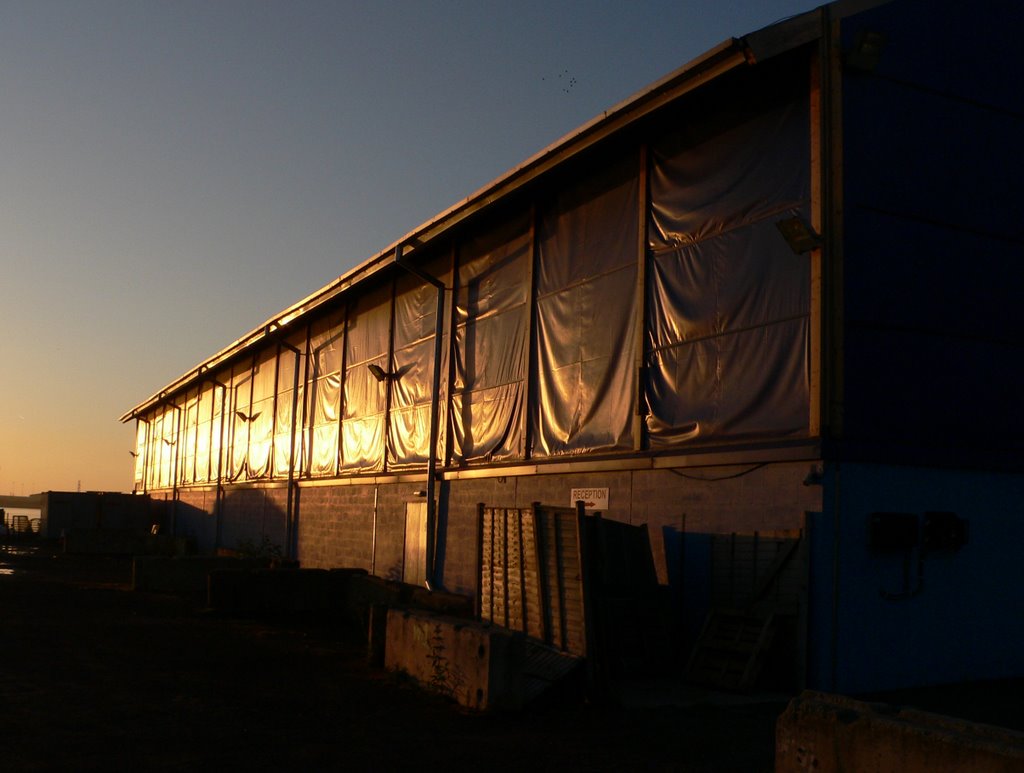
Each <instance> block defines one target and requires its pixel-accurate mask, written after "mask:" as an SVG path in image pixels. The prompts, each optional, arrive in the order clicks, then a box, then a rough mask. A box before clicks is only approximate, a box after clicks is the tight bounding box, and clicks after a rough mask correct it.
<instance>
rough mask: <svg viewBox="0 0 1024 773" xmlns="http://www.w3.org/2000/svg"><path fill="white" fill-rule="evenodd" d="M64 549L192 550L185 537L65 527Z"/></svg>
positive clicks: (79, 551) (123, 552) (151, 552)
mask: <svg viewBox="0 0 1024 773" xmlns="http://www.w3.org/2000/svg"><path fill="white" fill-rule="evenodd" d="M61 540H62V542H63V544H64V552H65V553H72V554H76V555H120V556H182V555H186V554H187V553H189V552H190V550H191V545H190V543H189V541H188V540H187V539H186V538H184V537H166V536H164V535H162V534H150V533H149V532H137V531H133V530H130V529H66V530H65V531H64V534H63V536H62V537H61Z"/></svg>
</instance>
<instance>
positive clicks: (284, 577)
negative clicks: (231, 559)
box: [207, 569, 364, 620]
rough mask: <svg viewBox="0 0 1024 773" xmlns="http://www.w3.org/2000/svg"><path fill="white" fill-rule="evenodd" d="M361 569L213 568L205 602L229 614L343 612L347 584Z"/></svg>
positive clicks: (331, 614)
mask: <svg viewBox="0 0 1024 773" xmlns="http://www.w3.org/2000/svg"><path fill="white" fill-rule="evenodd" d="M363 573H364V572H363V570H362V569H333V570H330V571H329V570H327V569H214V570H212V571H210V573H209V590H208V597H207V598H208V603H209V606H210V607H211V608H212V609H217V610H219V611H222V612H226V613H228V614H239V615H256V616H279V615H285V616H288V615H306V616H310V615H313V616H316V615H322V616H324V619H325V620H329V619H333V618H335V617H338V616H340V615H342V614H343V612H344V610H345V605H346V599H347V598H348V583H349V581H350V580H351V579H352V578H353V577H357V576H359V575H361V574H363Z"/></svg>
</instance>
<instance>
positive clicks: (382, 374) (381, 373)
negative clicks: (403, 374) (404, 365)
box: [366, 362, 395, 381]
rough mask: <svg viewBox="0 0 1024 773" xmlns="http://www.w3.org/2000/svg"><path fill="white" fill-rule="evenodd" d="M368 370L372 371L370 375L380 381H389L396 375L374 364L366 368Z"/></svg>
mask: <svg viewBox="0 0 1024 773" xmlns="http://www.w3.org/2000/svg"><path fill="white" fill-rule="evenodd" d="M366 369H367V370H368V371H370V375H371V376H373V377H374V378H375V379H377V380H378V381H387V380H388V379H391V378H394V377H395V374H394V373H388V372H387V371H386V370H384V368H382V367H381V366H380V365H377V364H375V363H372V362H371V363H370V364H369V365H367V366H366Z"/></svg>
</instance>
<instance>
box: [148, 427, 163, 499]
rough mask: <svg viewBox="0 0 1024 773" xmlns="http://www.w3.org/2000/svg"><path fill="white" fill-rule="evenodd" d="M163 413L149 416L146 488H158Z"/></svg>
mask: <svg viewBox="0 0 1024 773" xmlns="http://www.w3.org/2000/svg"><path fill="white" fill-rule="evenodd" d="M163 422H164V416H163V413H155V412H154V413H151V414H150V415H149V432H148V433H147V435H146V462H145V463H146V488H147V489H151V488H156V485H157V480H159V477H160V476H159V469H160V456H159V454H160V437H161V436H162V432H163Z"/></svg>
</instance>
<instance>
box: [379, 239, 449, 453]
mask: <svg viewBox="0 0 1024 773" xmlns="http://www.w3.org/2000/svg"><path fill="white" fill-rule="evenodd" d="M419 265H420V267H421V268H422V269H423V270H424V271H425V272H426V273H428V274H429V275H430V276H433V277H435V278H436V279H438V280H439V281H440V282H442V283H443V284H444V285H445V286H446V287H450V286H451V260H450V258H448V257H444V258H440V259H437V260H433V261H428V262H427V263H426V264H419ZM450 302H451V300H450V294H449V293H446V294H445V308H446V309H450V308H451V306H450V305H449V304H450ZM446 316H448V314H447V312H444V313H443V314H442V317H441V319H442V325H443V323H444V319H445V317H446ZM436 320H437V288H436V287H434V286H433V285H431V284H428V283H427V282H424V281H423V280H422V279H420V278H419V277H416V276H414V275H412V274H408V273H407V274H404V275H399V277H398V281H397V285H396V293H395V329H394V337H395V340H394V347H393V349H394V354H393V357H392V363H391V368H390V372H391V373H393V374H394V377H393V378H391V379H390V387H391V417H390V418H391V421H390V433H389V437H388V466H389V467H391V468H394V469H405V468H410V467H425V466H426V464H427V455H428V449H429V447H430V408H431V391H432V388H433V378H434V334H435V330H436ZM442 330H444V326H443V327H442ZM442 338H443V340H442V344H441V380H440V384H439V395H440V397H439V409H438V410H439V413H438V446H439V448H440V449H443V448H444V432H443V428H444V417H443V413H442V411H443V409H444V406H445V404H446V402H447V400H446V395H447V390H446V385H447V383H448V348H449V347H448V339H447V335H445V334H443V335H442ZM441 457H442V459H443V451H442V454H441Z"/></svg>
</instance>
